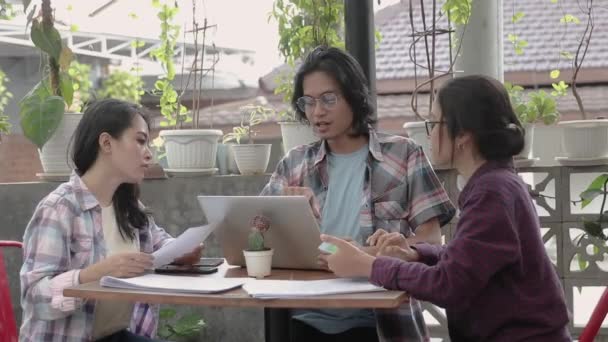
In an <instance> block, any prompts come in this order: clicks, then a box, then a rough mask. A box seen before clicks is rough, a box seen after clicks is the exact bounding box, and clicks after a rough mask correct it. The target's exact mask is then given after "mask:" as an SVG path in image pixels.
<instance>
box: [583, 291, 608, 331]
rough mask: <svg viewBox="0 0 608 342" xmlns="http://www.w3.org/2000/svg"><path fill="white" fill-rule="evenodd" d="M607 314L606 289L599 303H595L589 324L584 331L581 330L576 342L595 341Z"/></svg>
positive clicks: (607, 299)
mask: <svg viewBox="0 0 608 342" xmlns="http://www.w3.org/2000/svg"><path fill="white" fill-rule="evenodd" d="M607 313H608V287H607V288H606V289H605V290H604V293H603V294H602V297H601V298H600V301H599V302H598V303H597V306H596V307H595V309H594V310H593V313H592V314H591V318H590V319H589V323H587V326H586V327H585V329H583V332H582V333H581V336H579V338H578V341H579V342H593V340H594V339H595V336H596V335H597V332H598V331H599V330H600V327H601V325H602V322H603V321H604V318H605V317H606V314H607Z"/></svg>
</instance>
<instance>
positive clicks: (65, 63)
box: [59, 46, 74, 70]
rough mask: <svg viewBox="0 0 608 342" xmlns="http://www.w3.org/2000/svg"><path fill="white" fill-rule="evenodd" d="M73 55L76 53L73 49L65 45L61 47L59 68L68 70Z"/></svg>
mask: <svg viewBox="0 0 608 342" xmlns="http://www.w3.org/2000/svg"><path fill="white" fill-rule="evenodd" d="M73 56H74V54H73V53H72V50H71V49H70V48H69V47H67V46H64V47H63V48H62V49H61V54H60V55H59V68H60V69H61V70H68V68H69V67H70V63H72V57H73Z"/></svg>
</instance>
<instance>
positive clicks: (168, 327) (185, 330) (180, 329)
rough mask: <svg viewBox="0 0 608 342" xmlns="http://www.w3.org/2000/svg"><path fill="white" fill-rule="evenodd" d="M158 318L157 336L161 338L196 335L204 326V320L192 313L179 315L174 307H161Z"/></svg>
mask: <svg viewBox="0 0 608 342" xmlns="http://www.w3.org/2000/svg"><path fill="white" fill-rule="evenodd" d="M159 318H160V322H159V324H158V327H159V329H158V337H160V338H162V339H163V340H170V339H172V340H175V339H176V338H177V339H184V338H192V337H196V336H198V335H199V334H200V332H201V331H202V330H203V329H204V328H205V321H203V319H202V318H201V317H200V316H199V315H197V314H194V313H191V314H186V315H183V316H179V315H178V314H177V311H175V310H174V309H171V308H163V309H161V310H160V316H159Z"/></svg>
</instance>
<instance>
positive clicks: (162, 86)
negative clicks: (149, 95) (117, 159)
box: [151, 1, 222, 173]
mask: <svg viewBox="0 0 608 342" xmlns="http://www.w3.org/2000/svg"><path fill="white" fill-rule="evenodd" d="M153 4H154V6H156V7H157V8H158V9H159V13H158V18H159V19H160V20H161V34H160V41H161V45H160V46H159V48H158V49H156V50H154V51H153V52H152V53H151V55H152V56H153V57H154V58H155V59H156V60H157V61H159V62H160V64H161V66H162V67H163V70H164V71H165V75H164V76H163V77H161V78H160V79H159V80H158V81H156V83H155V85H154V87H155V89H156V91H158V92H160V94H161V97H160V111H161V114H162V116H163V117H164V119H163V121H162V122H161V123H160V125H161V127H164V128H173V129H164V130H161V131H160V133H159V138H160V139H157V140H156V141H155V146H156V147H157V148H158V147H162V148H164V151H165V152H164V153H165V154H166V158H167V164H168V168H167V169H165V171H167V172H171V173H193V172H194V173H201V172H202V173H213V172H215V171H216V170H217V169H215V168H214V167H215V162H216V155H217V141H218V139H219V138H220V137H221V136H222V131H220V130H214V129H199V124H200V120H199V109H200V97H201V96H200V93H201V92H202V89H200V88H198V87H199V86H200V84H202V82H200V79H201V78H202V77H204V76H205V75H206V74H207V72H209V71H210V70H211V69H212V68H213V66H214V65H215V63H216V62H217V60H216V61H215V62H214V64H213V65H212V67H211V68H203V61H204V60H205V31H206V30H207V29H208V26H207V20H206V19H205V22H204V25H203V26H199V23H198V22H197V21H196V20H197V17H196V7H193V22H192V29H191V30H189V31H190V32H192V34H193V35H194V39H193V41H194V50H195V57H194V58H193V61H192V65H191V67H190V74H189V75H188V82H187V84H186V85H185V86H184V89H188V87H189V85H190V80H191V79H192V81H193V82H192V87H193V89H192V90H193V93H194V96H193V98H192V112H191V113H193V114H191V113H188V111H187V109H186V107H185V106H183V105H182V104H181V97H182V95H183V93H184V89H182V92H181V94H178V93H177V91H176V90H175V89H174V87H173V84H172V82H173V80H174V78H175V64H174V62H173V59H174V58H175V54H176V45H177V39H178V36H179V31H180V27H179V25H175V24H174V19H175V15H176V14H177V12H178V7H177V6H176V3H174V2H172V1H167V2H165V3H162V4H161V2H160V1H154V2H153ZM193 6H194V3H193ZM199 34H202V35H203V42H202V44H199V41H198V37H199ZM201 50H202V51H201ZM183 67H184V65H183V64H182V70H183ZM186 127H188V129H186Z"/></svg>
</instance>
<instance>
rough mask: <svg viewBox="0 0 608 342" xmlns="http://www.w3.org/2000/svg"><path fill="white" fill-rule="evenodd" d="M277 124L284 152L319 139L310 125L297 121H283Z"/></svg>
mask: <svg viewBox="0 0 608 342" xmlns="http://www.w3.org/2000/svg"><path fill="white" fill-rule="evenodd" d="M279 125H281V135H282V136H283V152H284V153H285V154H287V152H289V150H291V149H292V148H294V147H296V146H300V145H308V144H310V143H312V142H315V141H317V140H319V138H317V137H316V136H315V134H314V132H313V129H312V127H311V126H310V125H306V124H303V123H301V122H298V121H283V122H279Z"/></svg>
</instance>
